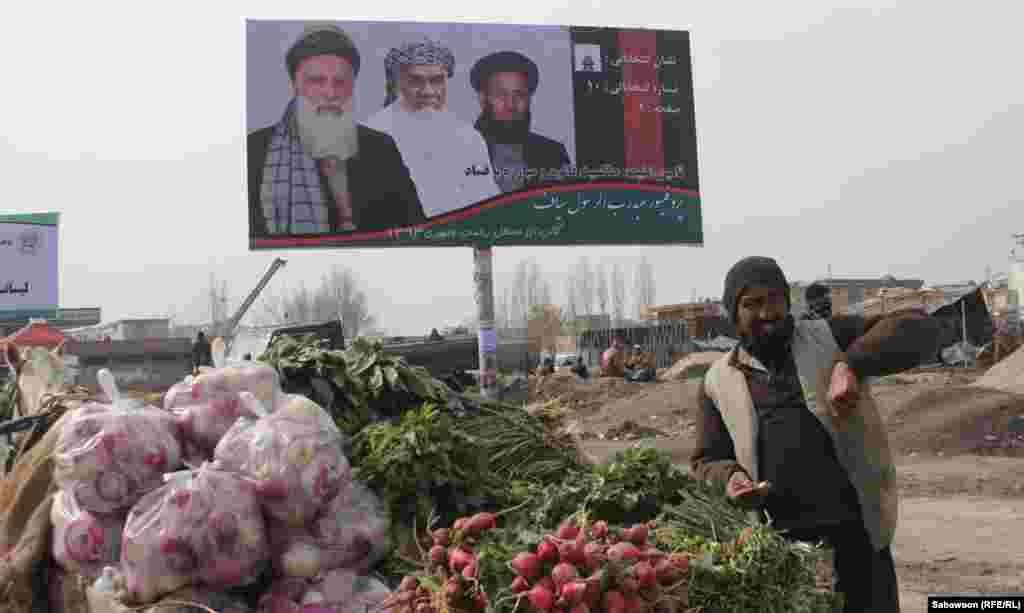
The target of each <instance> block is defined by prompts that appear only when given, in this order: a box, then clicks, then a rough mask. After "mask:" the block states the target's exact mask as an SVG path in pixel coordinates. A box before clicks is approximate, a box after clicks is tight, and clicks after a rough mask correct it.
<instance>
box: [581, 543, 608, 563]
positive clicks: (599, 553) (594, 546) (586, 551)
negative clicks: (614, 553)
mask: <svg viewBox="0 0 1024 613" xmlns="http://www.w3.org/2000/svg"><path fill="white" fill-rule="evenodd" d="M602 557H604V547H602V546H601V545H600V544H598V543H587V544H586V545H584V546H583V566H586V567H587V568H590V569H594V568H597V566H598V565H599V564H600V563H601V558H602Z"/></svg>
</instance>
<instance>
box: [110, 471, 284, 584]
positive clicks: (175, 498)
mask: <svg viewBox="0 0 1024 613" xmlns="http://www.w3.org/2000/svg"><path fill="white" fill-rule="evenodd" d="M123 543H124V544H123V547H122V552H121V566H122V572H123V575H124V582H125V590H126V592H127V597H128V598H129V599H130V600H132V601H135V602H140V603H148V602H152V601H153V600H155V599H156V598H158V597H160V596H162V595H164V594H168V593H170V592H173V591H174V590H177V589H179V588H181V587H184V586H186V585H193V584H197V583H200V584H203V585H207V586H211V587H215V588H227V587H233V586H238V585H245V584H246V583H248V582H249V581H251V580H252V579H255V578H256V577H257V576H258V575H259V573H260V571H261V570H262V568H263V565H264V564H265V563H266V562H267V561H268V558H269V549H268V546H267V536H266V527H265V523H264V520H263V516H262V515H261V513H260V508H259V504H258V502H257V501H256V497H255V495H254V493H253V491H252V488H251V487H250V486H249V485H248V484H247V483H246V482H245V481H243V480H242V479H241V478H239V477H238V476H237V475H234V474H230V473H225V472H221V471H218V470H214V469H213V468H212V467H211V465H209V464H206V465H203V466H202V467H200V468H199V470H196V471H187V472H183V473H178V474H175V475H168V482H167V484H166V485H165V486H164V487H162V488H160V489H159V490H156V491H154V492H152V493H150V494H149V495H147V496H146V497H145V498H143V499H142V500H141V501H140V502H139V503H138V504H137V505H136V506H135V508H133V509H132V511H131V513H130V514H129V515H128V521H127V523H126V524H125V529H124V540H123Z"/></svg>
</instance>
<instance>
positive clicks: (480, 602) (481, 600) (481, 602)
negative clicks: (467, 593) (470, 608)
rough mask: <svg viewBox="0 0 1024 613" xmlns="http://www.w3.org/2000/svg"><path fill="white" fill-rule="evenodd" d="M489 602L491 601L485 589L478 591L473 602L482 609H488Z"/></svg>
mask: <svg viewBox="0 0 1024 613" xmlns="http://www.w3.org/2000/svg"><path fill="white" fill-rule="evenodd" d="M489 602H490V601H489V600H488V599H487V594H486V593H484V591H483V590H481V591H479V592H477V593H476V596H474V597H473V604H475V605H476V608H477V609H479V610H480V611H483V610H484V609H486V608H487V604H488V603H489Z"/></svg>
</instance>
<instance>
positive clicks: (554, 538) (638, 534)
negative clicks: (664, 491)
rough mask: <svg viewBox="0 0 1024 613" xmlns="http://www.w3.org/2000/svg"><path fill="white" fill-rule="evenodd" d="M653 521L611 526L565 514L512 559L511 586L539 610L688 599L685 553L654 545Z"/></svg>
mask: <svg viewBox="0 0 1024 613" xmlns="http://www.w3.org/2000/svg"><path fill="white" fill-rule="evenodd" d="M654 528H655V524H654V522H648V523H646V524H636V525H634V526H633V527H631V528H625V529H621V530H620V529H613V528H611V527H609V526H608V524H607V523H605V522H603V521H598V522H594V523H592V524H590V525H589V526H588V525H586V524H585V522H582V521H579V520H578V519H576V518H570V519H568V520H566V521H564V522H563V523H562V524H561V525H560V526H559V527H558V530H557V531H556V532H555V534H548V535H545V537H544V539H543V540H542V541H541V543H540V544H539V545H537V546H536V547H535V548H534V551H524V552H521V553H519V554H518V555H516V557H515V558H513V559H512V562H511V563H510V564H511V567H512V569H513V570H514V571H515V573H516V578H515V579H514V580H513V582H512V586H511V588H512V591H513V592H514V593H516V594H519V597H520V598H521V599H525V600H526V601H527V602H528V603H529V604H530V607H531V608H532V609H533V610H534V611H537V612H538V613H555V612H558V613H598V612H602V613H645V612H648V611H658V612H664V613H669V612H672V611H676V610H679V609H680V607H682V606H685V605H686V603H687V585H688V576H689V573H688V570H689V565H690V560H689V557H687V556H686V555H685V554H669V553H666V552H664V551H662V550H660V549H658V548H657V547H655V546H654V544H653V543H652V542H650V541H649V539H648V535H649V534H650V531H651V530H652V529H654Z"/></svg>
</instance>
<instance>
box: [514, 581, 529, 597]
mask: <svg viewBox="0 0 1024 613" xmlns="http://www.w3.org/2000/svg"><path fill="white" fill-rule="evenodd" d="M512 591H513V592H515V593H516V594H521V593H523V592H528V591H530V582H529V581H527V580H526V578H525V577H516V578H515V579H513V580H512Z"/></svg>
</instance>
